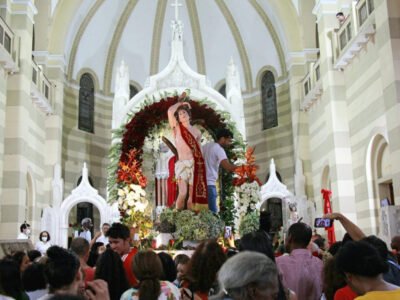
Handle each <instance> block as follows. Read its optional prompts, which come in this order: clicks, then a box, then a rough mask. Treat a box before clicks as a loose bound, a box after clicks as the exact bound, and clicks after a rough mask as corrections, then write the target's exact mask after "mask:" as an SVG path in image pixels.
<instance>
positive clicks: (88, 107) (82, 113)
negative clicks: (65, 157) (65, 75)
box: [78, 73, 94, 133]
mask: <svg viewBox="0 0 400 300" xmlns="http://www.w3.org/2000/svg"><path fill="white" fill-rule="evenodd" d="M79 86H80V88H79V119H78V128H79V129H80V130H83V131H87V132H91V133H93V132H94V83H93V79H92V76H91V75H90V74H88V73H85V74H83V75H82V77H81V80H80V82H79Z"/></svg>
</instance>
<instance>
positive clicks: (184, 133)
mask: <svg viewBox="0 0 400 300" xmlns="http://www.w3.org/2000/svg"><path fill="white" fill-rule="evenodd" d="M183 96H185V94H183ZM181 98H182V97H181ZM190 109H191V107H190V104H189V103H188V102H183V101H179V102H177V103H176V104H174V105H172V106H171V107H170V108H169V109H168V121H169V125H170V126H171V129H172V130H173V135H174V138H175V147H176V150H177V154H178V158H177V161H176V163H175V178H176V180H177V182H178V188H179V193H178V197H177V199H176V208H177V209H184V208H185V200H186V198H187V199H188V200H187V208H188V209H192V210H199V209H201V208H203V207H204V208H207V207H208V200H207V182H206V170H205V164H204V159H203V156H202V153H201V148H200V140H201V132H200V130H199V129H197V128H196V127H193V126H192V125H191V123H190V121H191V111H190Z"/></svg>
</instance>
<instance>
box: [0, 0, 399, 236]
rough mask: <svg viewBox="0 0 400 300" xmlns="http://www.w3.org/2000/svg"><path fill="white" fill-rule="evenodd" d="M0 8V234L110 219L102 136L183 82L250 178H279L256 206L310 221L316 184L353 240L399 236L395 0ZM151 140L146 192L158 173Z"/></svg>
mask: <svg viewBox="0 0 400 300" xmlns="http://www.w3.org/2000/svg"><path fill="white" fill-rule="evenodd" d="M338 12H343V14H344V16H345V19H344V20H338V19H337V17H336V14H337V13H338ZM0 17H1V18H0V237H1V239H13V238H16V236H17V235H18V233H19V226H20V224H22V223H24V222H25V221H26V222H27V223H29V224H30V226H31V228H32V231H33V238H34V239H37V237H38V235H39V233H40V232H41V231H42V230H48V231H49V232H50V233H51V234H52V235H53V236H54V240H59V241H65V237H66V236H67V235H68V234H69V232H70V228H69V227H70V224H74V223H77V222H78V223H79V222H80V220H81V219H83V218H84V217H88V216H90V217H91V218H92V220H93V222H94V226H95V227H96V228H100V226H101V224H102V223H104V222H111V221H112V220H113V219H115V218H116V219H118V211H117V212H115V207H114V208H112V203H109V201H108V200H109V194H108V189H107V182H108V176H109V174H108V170H109V167H110V147H111V146H112V145H113V143H114V142H115V140H114V138H113V132H114V131H115V130H117V129H118V128H120V126H123V125H124V124H125V123H124V122H126V118H127V117H128V116H130V117H132V115H135V113H137V112H138V108H140V107H142V106H141V105H143V103H145V101H146V99H155V101H157V100H159V99H161V98H162V96H160V95H164V93H170V94H174V93H177V94H181V93H182V92H183V91H185V90H188V91H190V97H191V99H192V100H193V99H194V100H196V99H198V100H201V99H207V100H208V101H210V102H211V103H213V104H214V105H215V107H217V108H218V110H219V111H222V112H225V113H228V114H229V115H230V116H231V118H232V122H234V124H235V126H236V130H237V133H238V134H239V135H240V138H241V139H242V140H243V141H244V142H245V143H246V144H247V145H249V146H251V147H253V148H254V149H255V150H254V151H255V152H254V155H255V159H256V164H257V165H258V166H259V169H258V171H257V176H258V177H259V178H260V181H261V183H262V184H263V185H264V184H266V183H267V181H268V179H269V178H271V177H274V178H278V179H279V180H278V181H279V182H278V183H276V184H269V185H268V186H266V187H265V188H263V187H264V186H263V187H262V188H261V200H260V201H263V202H265V203H267V205H266V207H267V208H268V207H270V208H269V209H271V210H277V209H278V210H280V218H281V221H282V218H283V223H285V222H287V219H288V218H290V214H291V211H290V210H289V203H286V202H288V201H290V202H293V201H294V202H297V203H296V204H297V214H298V216H299V217H301V218H303V219H304V220H308V222H309V223H312V221H311V220H313V218H314V217H320V216H322V215H323V213H324V198H323V194H322V193H321V191H322V190H329V191H331V196H330V201H331V209H332V211H333V212H341V213H342V214H344V215H345V216H347V217H348V218H349V219H350V220H352V221H353V222H354V223H355V224H357V225H358V226H359V227H360V228H361V229H362V230H363V231H364V232H365V233H366V234H376V235H378V236H379V237H380V238H382V239H383V240H385V241H387V242H390V239H391V238H392V237H393V236H395V235H400V171H399V170H400V117H399V116H400V1H398V0H358V1H353V0H337V1H332V0H279V1H277V0H248V1H243V0H232V1H224V0H201V1H200V0H197V1H196V0H181V1H170V0H158V1H155V0H154V1H147V0H119V1H115V0H95V1H94V0H73V1H71V0H0ZM166 113H167V112H166V111H165V114H166ZM154 117H156V116H154ZM158 130H159V131H160V132H161V131H163V132H165V131H167V130H166V129H165V128H158ZM155 135H156V136H158V135H159V136H161V135H162V134H161V133H159V132H157V133H155ZM166 135H167V133H166ZM207 138H208V139H209V140H210V139H211V137H207ZM145 146H146V145H145ZM156 146H157V147H158V149H156V148H154V147H155V146H154V145H147V147H148V148H149V149H150V148H151V149H153V150H151V151H152V152H151V154H152V155H147V156H145V158H144V161H143V165H142V167H143V172H144V173H145V174H146V176H147V177H148V178H153V179H148V180H149V186H148V187H147V189H148V190H150V189H153V190H155V189H157V186H158V187H159V186H160V185H157V184H156V183H155V182H163V180H165V178H166V177H165V166H164V167H163V166H162V164H163V163H165V159H164V160H163V158H162V155H164V154H163V153H165V151H164V152H163V151H162V146H160V145H159V144H157V145H156ZM152 147H153V148H152ZM154 149H156V150H154ZM159 149H161V150H159ZM149 151H150V150H149ZM157 155H158V156H157ZM275 171H276V176H275ZM271 172H273V173H274V175H273V174H272V173H271ZM272 175H273V176H272ZM150 183H151V184H150ZM282 187H284V190H286V191H287V194H286V196H285V195H284V196H280V195H282V194H280V189H281V188H282ZM274 189H276V190H274ZM147 193H148V195H149V199H148V201H149V202H150V203H153V205H154V204H155V203H156V202H157V203H159V201H164V200H163V199H161V198H162V197H163V196H160V193H161V194H162V193H165V191H164V190H163V191H161V192H160V191H159V192H157V193H156V192H154V193H152V192H147ZM87 195H89V196H87ZM265 195H270V196H265ZM156 197H161V198H157V199H156ZM268 199H274V200H273V201H272V200H271V201H270V203H269V204H268ZM310 225H311V224H310ZM335 231H336V236H337V237H339V238H340V237H342V236H343V234H344V230H343V228H341V226H340V225H337V226H336V227H335ZM321 233H323V232H322V231H321ZM60 243H61V242H60ZM63 243H64V242H63Z"/></svg>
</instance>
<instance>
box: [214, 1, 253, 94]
mask: <svg viewBox="0 0 400 300" xmlns="http://www.w3.org/2000/svg"><path fill="white" fill-rule="evenodd" d="M215 2H216V3H217V5H218V7H219V9H220V10H221V13H222V15H223V16H224V17H225V19H226V22H227V24H228V26H229V28H230V30H231V32H232V35H233V38H234V39H235V42H236V46H237V48H238V51H239V55H240V60H241V62H242V66H243V70H244V74H243V75H244V79H245V83H246V90H249V91H251V90H252V89H253V80H252V73H251V66H250V61H249V57H248V55H247V51H246V47H245V46H244V42H243V39H242V36H241V35H240V31H239V28H238V26H237V25H236V23H235V20H234V18H233V16H232V14H231V12H230V11H229V9H228V6H227V5H226V3H225V2H224V1H223V0H215Z"/></svg>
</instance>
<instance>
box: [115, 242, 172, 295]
mask: <svg viewBox="0 0 400 300" xmlns="http://www.w3.org/2000/svg"><path fill="white" fill-rule="evenodd" d="M132 269H133V272H134V273H135V276H136V278H137V279H138V281H139V287H138V288H131V289H129V290H127V291H126V292H125V293H123V294H122V296H121V300H173V299H179V290H178V288H177V287H176V286H175V285H173V284H172V283H170V282H168V281H160V278H161V276H162V272H163V269H162V264H161V260H160V258H159V257H158V256H157V254H156V253H155V252H153V251H150V250H147V251H140V252H138V253H137V254H136V255H135V257H134V258H133V262H132Z"/></svg>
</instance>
